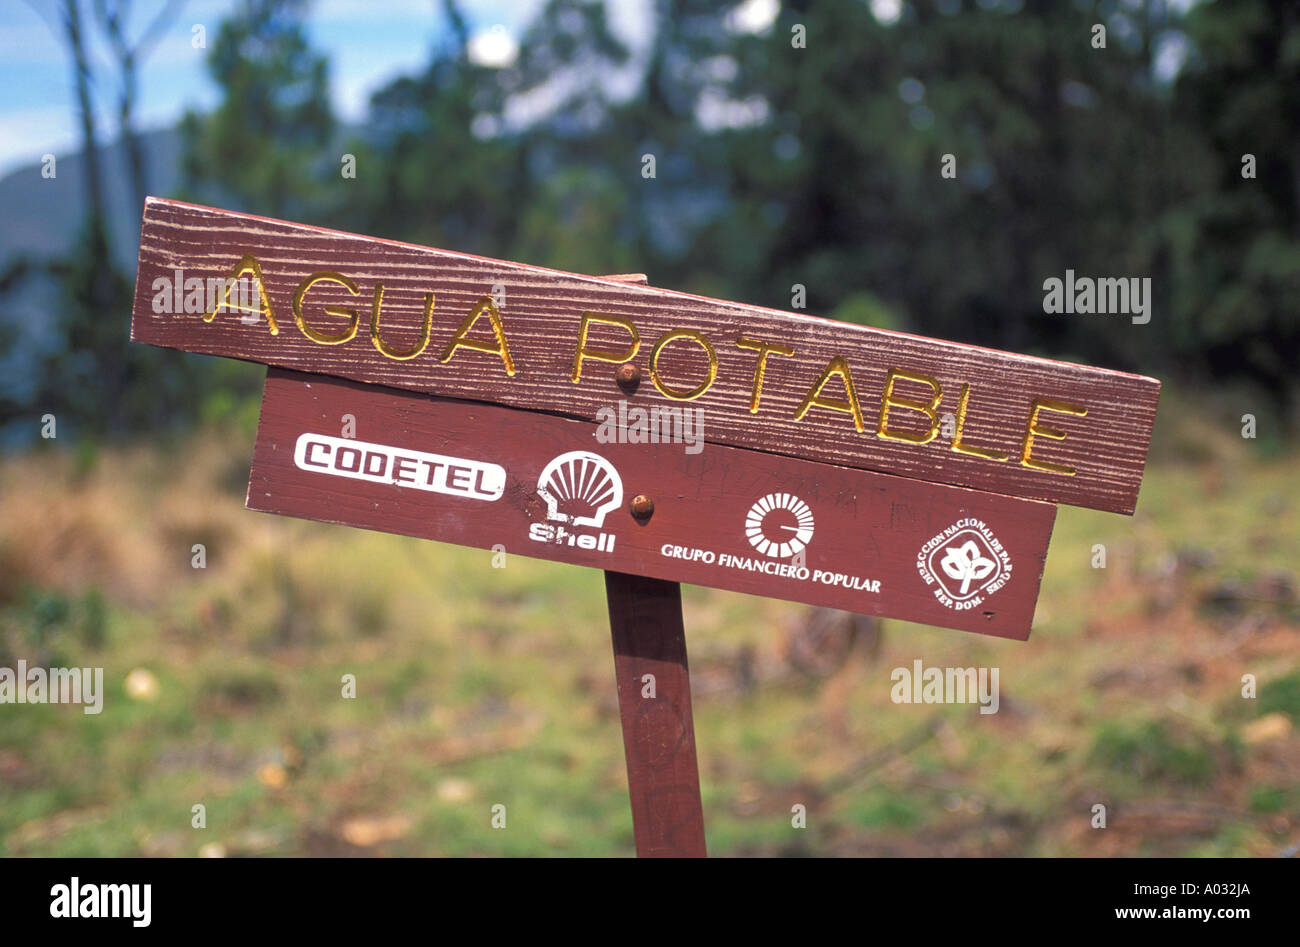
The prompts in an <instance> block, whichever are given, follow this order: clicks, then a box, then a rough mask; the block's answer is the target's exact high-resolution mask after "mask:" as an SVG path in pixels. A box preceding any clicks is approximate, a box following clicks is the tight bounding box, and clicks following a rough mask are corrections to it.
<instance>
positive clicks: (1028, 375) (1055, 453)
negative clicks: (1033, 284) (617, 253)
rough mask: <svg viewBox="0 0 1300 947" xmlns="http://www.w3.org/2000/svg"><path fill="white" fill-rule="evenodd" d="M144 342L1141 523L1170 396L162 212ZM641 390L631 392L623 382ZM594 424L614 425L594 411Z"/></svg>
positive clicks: (410, 251)
mask: <svg viewBox="0 0 1300 947" xmlns="http://www.w3.org/2000/svg"><path fill="white" fill-rule="evenodd" d="M131 337H132V339H134V340H136V341H140V342H148V343H152V344H154V345H164V346H169V347H171V348H177V349H184V350H186V351H190V352H203V353H208V354H213V355H227V356H232V357H235V358H243V359H248V360H251V361H256V362H264V363H266V364H269V365H277V366H281V367H284V368H292V369H297V370H299V371H305V372H315V373H322V374H328V375H336V376H339V377H342V378H349V379H353V380H355V381H361V382H367V383H371V384H383V385H388V386H392V387H396V388H406V389H411V390H414V391H421V392H428V393H432V394H438V395H444V396H451V397H456V398H465V399H470V400H475V401H485V402H494V403H499V404H504V405H510V406H513V407H518V408H525V409H531V410H540V411H548V412H555V413H561V414H565V415H569V416H572V417H577V418H584V419H588V420H602V419H603V418H604V417H606V416H608V415H607V412H608V411H609V410H610V409H615V410H617V403H618V401H619V400H620V399H628V400H630V401H631V402H632V404H634V405H635V404H638V403H640V404H644V405H645V406H646V407H651V406H653V405H664V404H677V405H685V404H688V403H689V405H690V406H691V407H695V408H702V409H704V432H703V434H704V439H705V440H706V441H712V442H716V443H721V444H729V445H733V446H737V447H746V448H752V449H757V450H762V451H769V452H773V453H779V454H787V455H790V456H795V457H802V458H807V459H811V460H818V461H824V462H828V463H834V464H840V465H844V466H850V467H858V468H865V469H868V470H876V471H880V472H884V473H891V474H897V475H901V476H906V477H912V478H915V479H919V480H928V481H932V482H937V483H946V484H953V485H958V486H965V487H974V488H977V489H981V490H987V491H991V492H995V493H1004V494H1010V495H1013V496H1020V497H1026V498H1034V499H1041V500H1051V501H1056V502H1060V503H1069V504H1074V505H1077V506H1087V507H1092V508H1095V509H1100V510H1111V511H1114V512H1120V513H1132V512H1133V509H1134V507H1135V505H1136V503H1137V493H1138V486H1139V484H1140V482H1141V478H1142V469H1143V466H1144V464H1145V461H1146V453H1147V447H1148V444H1149V442H1150V438H1151V427H1152V424H1153V422H1154V419H1155V411H1156V402H1157V399H1158V397H1159V391H1160V383H1159V382H1158V381H1156V380H1155V379H1152V378H1145V377H1142V376H1138V375H1130V374H1126V373H1123V372H1115V371H1109V370H1105V369H1098V368H1090V367H1086V366H1082V365H1074V364H1069V363H1065V362H1056V361H1051V360H1048V359H1041V358H1031V357H1028V356H1023V355H1016V354H1012V353H1008V352H998V351H993V350H990V349H984V348H979V347H977V346H970V345H958V344H956V343H952V342H943V341H938V340H935V339H925V338H920V337H918V336H913V335H906V334H903V333H899V332H888V331H885V330H881V329H871V328H865V327H862V326H854V325H848V324H844V323H840V322H835V321H832V320H828V319H821V318H817V317H814V316H806V315H797V314H792V313H788V312H778V311H776V310H771V309H763V308H759V307H757V306H747V305H741V304H739V303H731V302H723V301H719V300H714V299H705V298H702V297H698V296H691V295H688V294H686V293H678V292H670V291H667V290H662V289H657V288H652V287H648V286H638V285H633V284H629V283H626V282H618V281H614V280H608V279H600V278H597V277H590V276H579V275H575V274H572V273H562V272H558V271H555V270H547V269H542V268H540V267H535V266H526V265H523V264H518V263H506V262H501V261H498V260H489V259H485V258H483V257H477V256H471V255H468V254H464V253H453V252H449V251H446V250H434V249H429V248H427V247H419V246H413V245H411V244H404V243H397V242H394V241H390V240H380V239H377V238H374V237H364V236H358V235H356V234H347V233H340V232H338V231H332V230H323V229H320V228H317V227H310V226H306V225H303V224H294V223H286V222H284V221H277V220H269V219H267V218H263V217H256V216H252V215H249V214H239V213H232V212H230V211H221V210H214V209H211V208H206V207H199V206H195V205H192V204H183V203H179V202H176V201H166V200H159V199H156V198H150V199H149V200H148V201H147V203H146V204H145V214H144V226H143V230H142V232H141V236H140V264H139V271H138V274H137V279H136V296H135V309H134V317H133V320H132V325H131ZM628 362H630V363H632V364H634V365H636V366H637V368H638V369H639V370H640V384H639V387H637V388H636V389H635V392H634V393H633V392H632V390H631V389H630V388H629V387H620V385H619V384H618V382H617V381H616V372H617V369H618V367H619V366H620V365H622V364H624V363H628ZM602 409H604V410H602Z"/></svg>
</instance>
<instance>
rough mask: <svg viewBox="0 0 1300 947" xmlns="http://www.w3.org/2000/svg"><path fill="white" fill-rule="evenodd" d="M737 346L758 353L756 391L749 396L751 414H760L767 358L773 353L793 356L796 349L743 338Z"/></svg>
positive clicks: (755, 373)
mask: <svg viewBox="0 0 1300 947" xmlns="http://www.w3.org/2000/svg"><path fill="white" fill-rule="evenodd" d="M736 345H738V346H740V347H741V348H742V349H752V350H753V351H755V352H757V353H758V364H757V365H755V366H754V390H753V392H752V393H751V394H750V396H749V413H750V414H758V400H759V398H760V397H761V396H762V394H763V375H764V374H765V373H766V372H767V357H768V356H769V355H771V354H772V353H773V352H775V353H776V354H777V355H793V354H794V349H793V348H792V347H790V346H788V345H781V344H780V343H778V342H763V341H761V340H759V339H746V338H744V337H743V336H742V337H741V338H739V339H737V340H736Z"/></svg>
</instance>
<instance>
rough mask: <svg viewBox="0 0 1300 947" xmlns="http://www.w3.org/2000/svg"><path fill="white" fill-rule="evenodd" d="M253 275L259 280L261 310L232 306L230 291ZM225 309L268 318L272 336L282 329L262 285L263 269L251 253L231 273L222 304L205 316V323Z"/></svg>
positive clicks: (227, 280) (227, 278)
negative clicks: (241, 279)
mask: <svg viewBox="0 0 1300 947" xmlns="http://www.w3.org/2000/svg"><path fill="white" fill-rule="evenodd" d="M250 273H251V274H252V275H253V278H254V279H256V280H257V293H258V299H259V300H260V306H261V308H259V309H246V308H244V307H243V306H232V305H230V291H231V290H232V289H233V288H234V287H235V281H236V280H238V279H239V278H240V277H241V276H245V275H247V274H250ZM222 307H225V309H226V311H227V312H257V313H261V314H262V315H264V316H266V324H267V325H268V326H270V328H271V335H279V334H280V327H279V326H278V325H276V322H275V312H274V311H273V310H272V309H271V300H270V299H268V298H267V295H266V286H265V285H263V283H262V267H261V265H260V264H259V263H258V262H257V258H256V257H254V256H253V254H251V253H246V254H244V258H243V259H242V260H240V261H239V262H238V263H236V264H235V268H234V269H233V270H231V271H230V275H229V276H228V277H226V290H225V293H224V294H223V295H222V297H221V302H219V303H217V304H216V305H215V306H213V307H212V311H211V312H209V313H206V314H204V316H203V321H204V322H211V321H212V320H213V319H214V318H216V315H217V310H218V309H221V308H222Z"/></svg>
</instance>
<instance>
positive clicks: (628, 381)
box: [614, 362, 641, 388]
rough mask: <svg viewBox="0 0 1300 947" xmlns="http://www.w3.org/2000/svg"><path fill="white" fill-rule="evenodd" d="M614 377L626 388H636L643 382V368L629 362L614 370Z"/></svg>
mask: <svg viewBox="0 0 1300 947" xmlns="http://www.w3.org/2000/svg"><path fill="white" fill-rule="evenodd" d="M614 378H615V379H617V380H618V383H619V384H620V385H622V386H623V387H624V388H635V387H636V386H637V385H638V384H640V382H641V369H640V368H638V367H637V366H635V365H633V364H632V363H631V362H628V363H626V364H624V365H620V366H619V367H618V369H617V370H616V371H615V372H614Z"/></svg>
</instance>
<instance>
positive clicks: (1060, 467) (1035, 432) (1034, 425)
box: [1020, 398, 1088, 477]
mask: <svg viewBox="0 0 1300 947" xmlns="http://www.w3.org/2000/svg"><path fill="white" fill-rule="evenodd" d="M1040 411H1056V412H1059V413H1061V414H1073V415H1074V416H1075V417H1079V418H1083V417H1087V416H1088V409H1087V408H1084V407H1081V406H1079V405H1077V404H1070V403H1069V402H1067V401H1056V400H1054V399H1052V398H1036V399H1034V403H1033V405H1032V406H1031V407H1030V409H1029V420H1028V421H1027V422H1026V423H1025V442H1024V445H1023V446H1022V447H1021V448H1020V463H1021V464H1023V465H1024V466H1026V467H1032V468H1033V469H1034V470H1046V471H1049V472H1051V473H1059V474H1065V475H1066V476H1067V477H1073V476H1074V468H1073V467H1067V466H1065V465H1064V464H1053V463H1051V462H1050V461H1046V460H1034V459H1033V458H1032V457H1030V456H1029V452H1030V450H1032V449H1033V446H1034V438H1035V437H1036V436H1037V437H1050V438H1051V439H1052V440H1054V441H1063V440H1065V432H1064V431H1060V430H1057V429H1056V428H1052V427H1039V426H1038V413H1039V412H1040Z"/></svg>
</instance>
